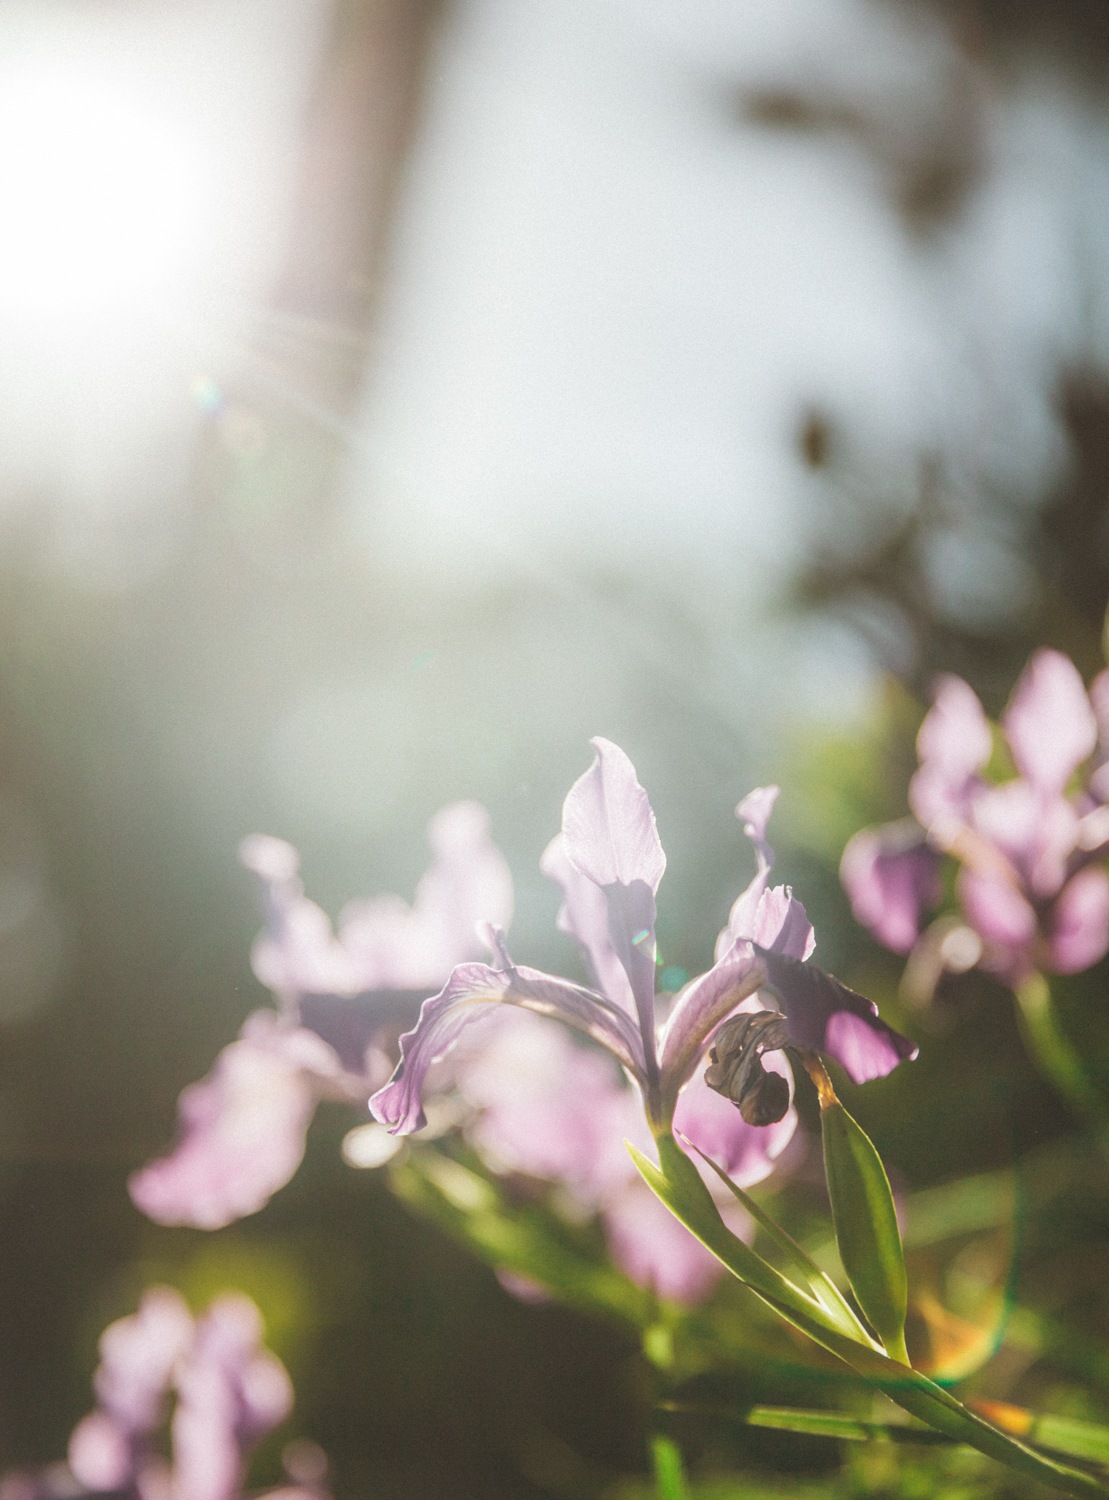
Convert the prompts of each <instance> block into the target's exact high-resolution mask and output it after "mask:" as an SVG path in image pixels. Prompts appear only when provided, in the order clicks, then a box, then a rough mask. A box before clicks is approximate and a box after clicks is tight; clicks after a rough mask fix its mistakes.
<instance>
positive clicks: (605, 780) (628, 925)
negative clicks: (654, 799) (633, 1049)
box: [562, 738, 666, 1068]
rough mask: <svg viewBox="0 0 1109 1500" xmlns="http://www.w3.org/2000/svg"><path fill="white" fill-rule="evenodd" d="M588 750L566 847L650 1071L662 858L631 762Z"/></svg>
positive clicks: (600, 745)
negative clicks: (598, 901) (601, 918)
mask: <svg viewBox="0 0 1109 1500" xmlns="http://www.w3.org/2000/svg"><path fill="white" fill-rule="evenodd" d="M592 745H593V748H594V749H595V750H596V752H597V755H596V759H595V760H594V762H593V764H592V766H591V767H590V768H589V770H588V771H586V772H585V774H584V775H583V776H580V777H579V778H578V780H577V781H576V782H575V783H574V785H573V786H572V787H571V788H570V791H569V792H568V793H567V796H566V801H565V803H564V804H563V809H562V836H563V847H564V849H565V853H566V857H567V858H568V859H569V861H570V863H571V864H572V865H573V866H574V867H575V869H577V870H578V871H579V872H580V873H581V874H582V875H584V876H586V877H587V878H588V879H589V880H591V881H592V882H593V884H594V885H596V886H599V887H600V889H601V891H602V892H603V894H604V898H605V902H606V905H607V907H608V931H609V938H610V941H611V943H612V946H613V949H614V951H615V953H616V956H617V958H618V959H619V961H620V964H621V966H622V968H623V970H624V972H625V974H626V975H627V977H628V982H629V984H630V986H631V992H632V995H633V997H634V999H635V1007H636V1014H637V1015H638V1017H639V1025H640V1030H641V1032H642V1035H643V1038H644V1047H645V1049H646V1051H647V1061H648V1066H649V1067H651V1068H653V1066H654V1057H653V1052H652V1049H653V1046H654V1027H655V1016H654V1009H655V893H656V892H657V890H658V886H659V881H660V880H661V879H662V875H663V871H664V870H665V869H666V855H665V854H664V853H663V849H662V844H661V843H660V842H659V836H658V830H657V828H656V827H655V815H654V813H653V812H652V811H651V804H650V802H649V801H648V798H647V793H646V792H645V791H644V790H643V788H642V787H641V786H640V784H639V782H638V780H637V779H636V774H635V767H634V766H633V765H632V763H631V761H630V760H629V759H628V757H627V756H626V755H625V754H624V752H623V750H621V749H620V747H619V746H618V745H614V744H612V742H611V741H610V740H605V739H600V738H598V739H594V740H593V741H592Z"/></svg>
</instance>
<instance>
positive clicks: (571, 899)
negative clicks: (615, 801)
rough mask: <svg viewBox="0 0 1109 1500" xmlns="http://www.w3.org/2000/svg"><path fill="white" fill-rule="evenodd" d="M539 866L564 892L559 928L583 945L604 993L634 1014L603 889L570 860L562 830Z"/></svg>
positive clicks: (596, 980) (632, 997)
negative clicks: (610, 927)
mask: <svg viewBox="0 0 1109 1500" xmlns="http://www.w3.org/2000/svg"><path fill="white" fill-rule="evenodd" d="M539 868H540V869H541V870H542V871H543V874H544V875H546V876H547V878H548V879H550V880H553V881H554V882H555V884H556V885H557V886H558V888H559V889H560V890H561V892H562V905H561V907H560V908H559V912H558V926H559V930H560V931H561V932H565V933H566V934H567V935H568V936H569V937H572V938H573V939H574V941H575V942H576V943H577V944H578V946H579V947H580V948H581V950H582V953H583V954H584V956H585V961H586V963H587V964H588V966H589V969H590V972H591V974H592V976H593V980H594V983H595V984H596V986H597V988H598V989H599V990H600V992H601V994H602V995H606V996H607V997H608V998H609V999H610V1000H611V1001H612V1002H613V1003H614V1004H616V1005H619V1006H620V1007H621V1008H622V1009H623V1010H626V1011H627V1012H628V1014H629V1015H633V1016H634V1015H635V1013H636V1011H635V997H634V995H633V994H632V988H631V983H630V981H629V979H628V976H627V973H626V972H625V969H624V965H623V964H622V963H621V961H620V956H619V954H618V953H617V951H616V948H615V946H614V945H613V941H612V937H611V934H610V931H609V918H608V902H607V901H606V899H605V894H604V891H603V890H602V889H601V887H600V886H598V885H596V884H594V882H593V881H592V880H590V879H589V877H588V876H586V875H583V874H582V873H581V871H580V870H579V869H578V868H577V867H576V866H575V865H573V864H571V862H570V859H569V857H568V856H567V853H566V841H565V839H564V838H563V836H562V834H556V835H555V837H554V838H553V839H552V840H551V842H550V843H549V844H548V845H547V847H546V849H545V850H544V851H543V857H542V859H540V861H539Z"/></svg>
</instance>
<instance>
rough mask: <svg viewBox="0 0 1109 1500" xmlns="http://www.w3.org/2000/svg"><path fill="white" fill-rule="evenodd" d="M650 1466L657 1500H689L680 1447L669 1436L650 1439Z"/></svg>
mask: <svg viewBox="0 0 1109 1500" xmlns="http://www.w3.org/2000/svg"><path fill="white" fill-rule="evenodd" d="M651 1467H652V1468H653V1469H654V1473H655V1494H656V1496H657V1497H658V1500H689V1489H688V1486H687V1485H686V1482H685V1469H684V1466H683V1464H682V1455H681V1449H680V1448H679V1447H678V1445H677V1443H675V1442H674V1441H673V1440H672V1439H671V1438H668V1437H662V1436H661V1435H659V1436H656V1437H653V1438H652V1439H651Z"/></svg>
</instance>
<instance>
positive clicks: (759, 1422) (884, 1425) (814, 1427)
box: [743, 1406, 952, 1445]
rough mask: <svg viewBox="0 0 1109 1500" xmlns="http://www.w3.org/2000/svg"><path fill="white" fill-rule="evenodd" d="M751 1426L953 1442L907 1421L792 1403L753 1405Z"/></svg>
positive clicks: (864, 1438)
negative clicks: (877, 1419)
mask: <svg viewBox="0 0 1109 1500" xmlns="http://www.w3.org/2000/svg"><path fill="white" fill-rule="evenodd" d="M743 1420H744V1421H745V1422H746V1423H747V1425H748V1426H749V1427H771V1428H773V1429H774V1430H775V1431H777V1432H804V1433H811V1434H812V1435H813V1436H815V1437H832V1438H841V1439H844V1440H846V1441H848V1442H869V1441H871V1440H873V1439H874V1438H884V1439H885V1440H886V1441H887V1442H891V1443H926V1444H929V1445H931V1444H936V1443H950V1442H951V1441H952V1439H951V1438H949V1437H948V1436H947V1434H946V1433H943V1432H936V1431H935V1430H934V1429H933V1428H931V1427H921V1426H918V1425H917V1424H915V1423H914V1424H913V1425H912V1426H910V1425H909V1423H907V1422H866V1421H862V1420H861V1419H860V1418H858V1417H851V1416H843V1415H841V1414H840V1413H839V1412H833V1411H800V1410H798V1409H797V1408H796V1407H790V1406H753V1407H752V1408H751V1410H750V1411H749V1412H747V1413H746V1415H745V1416H744V1419H743Z"/></svg>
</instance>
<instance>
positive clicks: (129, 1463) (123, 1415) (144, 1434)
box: [0, 1287, 323, 1500]
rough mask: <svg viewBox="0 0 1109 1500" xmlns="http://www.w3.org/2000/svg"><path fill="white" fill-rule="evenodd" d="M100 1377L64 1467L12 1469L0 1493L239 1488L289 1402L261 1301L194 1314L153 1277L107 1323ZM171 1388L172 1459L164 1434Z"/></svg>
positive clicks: (177, 1493)
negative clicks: (266, 1343)
mask: <svg viewBox="0 0 1109 1500" xmlns="http://www.w3.org/2000/svg"><path fill="white" fill-rule="evenodd" d="M93 1385H94V1389H95V1392H96V1398H97V1405H96V1407H95V1409H94V1410H93V1411H91V1412H90V1413H89V1414H88V1416H86V1417H83V1418H82V1419H81V1421H80V1422H78V1424H77V1426H76V1427H75V1428H74V1430H73V1434H72V1436H71V1437H70V1440H69V1466H68V1469H67V1468H65V1467H64V1466H59V1465H54V1466H51V1467H50V1468H48V1469H45V1470H43V1471H41V1472H40V1473H37V1474H36V1473H16V1474H10V1475H7V1476H5V1477H4V1479H3V1480H0V1500H62V1497H63V1496H72V1497H76V1496H84V1495H89V1494H103V1493H110V1494H113V1495H116V1496H119V1497H126V1500H131V1497H133V1500H163V1497H164V1500H238V1497H239V1496H241V1494H242V1485H243V1481H244V1479H245V1475H246V1465H247V1460H248V1458H249V1456H250V1453H251V1451H252V1450H253V1448H254V1447H255V1446H256V1445H257V1444H258V1442H259V1441H260V1440H261V1439H262V1438H264V1437H265V1436H267V1435H268V1434H269V1433H270V1432H271V1431H273V1429H274V1428H275V1427H277V1426H278V1425H279V1424H280V1423H281V1422H283V1421H284V1420H285V1418H286V1417H287V1416H288V1415H289V1412H290V1411H291V1410H292V1404H293V1392H292V1386H291V1385H290V1383H289V1377H288V1375H287V1374H286V1372H285V1368H284V1366H283V1365H282V1364H281V1362H280V1361H279V1360H278V1359H277V1358H276V1357H275V1356H274V1355H273V1354H271V1353H270V1352H269V1351H268V1350H267V1349H265V1348H263V1346H262V1320H261V1317H260V1315H259V1313H258V1309H257V1308H256V1307H255V1305H254V1303H253V1302H252V1301H251V1300H250V1298H249V1297H245V1296H243V1295H241V1294H239V1293H233V1292H232V1293H225V1294H224V1295H223V1296H221V1297H218V1298H216V1300H215V1301H214V1302H213V1303H212V1305H211V1306H210V1307H209V1309H208V1311H207V1312H206V1313H205V1314H204V1315H203V1316H202V1317H200V1318H197V1319H194V1318H193V1317H192V1315H191V1313H190V1312H189V1310H188V1308H187V1307H186V1306H185V1302H184V1300H183V1298H182V1297H181V1296H180V1295H179V1293H177V1292H175V1291H173V1290H172V1289H171V1288H170V1287H154V1288H152V1289H151V1290H149V1291H148V1292H146V1293H145V1294H144V1295H143V1297H142V1300H141V1302H140V1304H139V1310H138V1312H136V1313H135V1314H133V1315H132V1316H131V1317H129V1318H121V1319H119V1320H118V1321H117V1322H115V1323H112V1324H110V1325H109V1326H108V1327H107V1328H106V1329H105V1330H104V1333H103V1334H102V1335H101V1338H100V1364H99V1366H98V1367H97V1371H96V1375H95V1377H94V1380H93ZM174 1399H175V1407H174V1411H173V1415H172V1419H171V1422H170V1438H171V1440H170V1456H169V1458H168V1459H167V1458H165V1457H163V1455H162V1449H161V1446H160V1445H159V1441H158V1439H159V1434H160V1431H161V1429H162V1428H163V1427H164V1426H165V1424H166V1421H167V1418H168V1417H169V1407H170V1403H171V1400H174ZM277 1493H280V1494H281V1495H283V1496H286V1497H288V1500H291V1497H293V1496H296V1497H298V1500H311V1497H312V1495H315V1496H316V1497H317V1500H319V1497H321V1496H322V1493H323V1492H322V1491H321V1490H318V1489H317V1490H314V1491H311V1492H309V1491H307V1490H305V1489H303V1488H293V1489H285V1490H282V1491H280V1492H274V1494H275V1495H276V1494H277Z"/></svg>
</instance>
